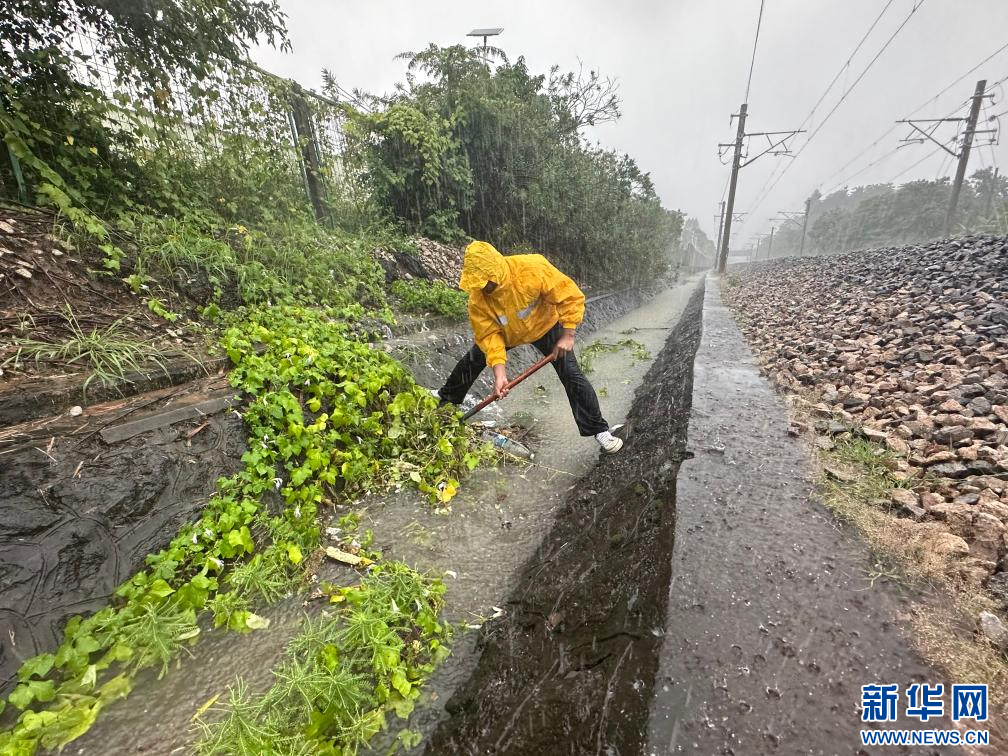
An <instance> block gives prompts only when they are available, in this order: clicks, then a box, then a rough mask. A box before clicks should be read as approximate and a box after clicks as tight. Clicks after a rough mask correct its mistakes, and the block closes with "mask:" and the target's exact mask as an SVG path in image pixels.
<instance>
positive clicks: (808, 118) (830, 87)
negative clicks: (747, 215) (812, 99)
mask: <svg viewBox="0 0 1008 756" xmlns="http://www.w3.org/2000/svg"><path fill="white" fill-rule="evenodd" d="M894 2H895V0H889V2H888V3H886V4H885V6H884V7H883V8H882V10H881V11H880V12H879V14H878V15H877V16H876V17H875V20H874V21H872V23H871V26H869V27H868V30H867V31H866V32H865V33H864V34H863V35H862V37H861V39H860V41H858V43H857V45H856V46H855V47H854V50H853V51H851V54H850V55H848V56H847V60H846V61H845V62H844V64H843V65H842V66H840V68H839V70H838V71H837V72H836V75H835V76H834V77H833V80H832V81H831V82H830V83H829V84H828V85H827V86H826V89H825V90H823V93H822V94H821V95H819V99H818V100H816V103H815V105H813V106H812V109H811V110H810V111H809V112H808V115H807V116H805V118H804V119H803V120H802V122H801V124H799V126H798V128H799V129H800V128H803V127H804V126H805V124H807V123H808V122H809V121H811V120H812V116H814V115H815V112H816V109H817V108H818V107H819V106H820V105H822V102H823V100H825V99H826V96H827V95H828V94H829V93H830V92H831V91H833V85H835V84H836V83H837V82H838V81H840V77H841V76H843V73H844V71H846V70H847V69H848V68H850V64H851V61H852V60H854V56H855V55H857V54H858V51H860V50H861V48H862V47H863V46H864V43H865V42H866V41H867V39H868V37H869V36H870V35H871V33H872V32H873V31H874V30H875V27H876V26H878V22H879V21H881V20H882V17H883V16H884V15H885V14H886V11H888V10H889V8H890V6H891V5H892V4H893V3H894ZM781 166H782V164H781V163H777V164H775V165H774V169H773V171H771V172H770V175H769V176H767V179H766V181H764V182H763V186H761V187H760V189H759V191H758V192H757V193H756V196H757V197H759V196H761V195H762V194H763V190H764V189H766V188H767V186H768V185H769V184H770V182H771V181H773V179H774V177H775V176H776V175H777V171H779V170H780V169H781Z"/></svg>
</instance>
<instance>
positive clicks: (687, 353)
mask: <svg viewBox="0 0 1008 756" xmlns="http://www.w3.org/2000/svg"><path fill="white" fill-rule="evenodd" d="M702 301H703V288H702V287H701V288H699V289H698V290H697V292H696V293H695V294H694V296H693V297H692V298H691V300H690V302H689V304H688V305H687V307H686V310H685V313H684V315H683V318H682V319H681V321H680V323H679V325H678V326H677V327H676V329H675V330H674V331H673V333H672V335H671V337H670V339H669V341H668V342H667V344H666V346H665V348H664V349H663V350H662V353H661V354H660V355H659V357H658V359H657V360H656V361H655V363H654V365H653V366H652V367H651V369H650V371H649V372H648V375H647V376H646V378H645V381H644V385H643V387H642V388H641V389H640V390H639V391H638V393H637V396H636V397H635V400H634V406H633V409H632V410H631V412H630V415H629V418H628V419H629V420H630V422H631V423H632V424H633V428H634V430H633V434H632V437H631V439H630V441H629V443H628V444H627V446H626V448H625V449H624V450H623V452H621V454H619V455H617V456H615V457H611V458H604V459H602V460H601V462H600V464H599V465H598V466H596V467H595V468H594V469H593V470H592V471H591V472H590V473H589V474H588V475H587V476H586V477H585V478H584V479H582V480H581V481H580V482H579V484H578V485H577V486H576V487H575V488H574V489H573V490H572V492H571V494H570V496H569V498H568V501H567V504H566V505H565V506H564V508H563V509H562V510H561V511H560V513H559V515H558V519H557V522H556V524H555V526H554V528H553V530H552V531H551V532H550V533H549V535H548V536H547V537H546V538H545V539H544V541H543V543H542V545H541V546H540V547H539V549H538V551H537V552H536V554H535V555H533V557H532V558H531V559H530V560H529V561H528V562H527V563H526V564H525V566H524V568H523V569H522V574H521V577H520V579H519V581H518V584H517V587H516V589H515V591H514V592H513V594H512V597H511V599H510V600H509V602H508V604H507V606H506V607H505V609H506V612H505V615H504V616H503V617H502V618H500V619H499V620H495V621H492V622H490V623H488V624H487V625H486V626H485V627H484V630H483V635H482V637H481V642H480V645H481V650H482V655H481V658H480V662H479V664H478V665H477V668H476V670H475V672H474V673H473V675H472V677H471V678H470V679H469V680H468V682H467V683H466V684H465V685H464V686H463V687H462V688H461V689H460V690H459V692H457V693H456V694H455V696H453V698H452V700H451V701H449V703H448V705H447V709H448V712H449V714H450V715H451V716H450V719H448V720H446V721H444V722H443V723H442V725H441V727H440V728H439V729H438V730H437V731H436V732H435V734H434V735H433V736H432V738H431V740H430V741H429V743H428V745H427V749H426V753H428V754H431V755H432V756H433V755H434V754H444V753H453V754H477V753H514V754H522V753H537V754H539V753H549V754H567V753H571V754H580V753H608V752H611V753H637V752H640V751H641V750H642V748H643V746H644V742H645V739H646V734H647V733H646V727H647V715H648V702H649V701H650V698H651V692H652V689H653V683H654V677H655V671H656V668H657V650H658V647H659V645H660V635H661V631H660V627H661V626H662V624H663V623H664V621H665V608H666V602H667V596H668V585H669V579H670V569H671V561H670V554H671V550H672V541H673V532H674V527H675V480H676V474H677V472H678V468H679V464H680V462H681V460H682V458H683V455H684V452H685V440H686V424H687V420H688V416H689V405H690V396H691V392H692V362H693V355H694V353H695V351H696V349H697V346H698V344H699V340H700V327H701V323H700V310H701V305H702Z"/></svg>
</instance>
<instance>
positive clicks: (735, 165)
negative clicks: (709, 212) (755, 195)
mask: <svg viewBox="0 0 1008 756" xmlns="http://www.w3.org/2000/svg"><path fill="white" fill-rule="evenodd" d="M748 110H749V105H748V103H745V102H743V103H742V107H740V108H739V112H738V131H737V132H736V133H735V155H734V157H732V169H731V180H730V181H729V182H728V207H727V212H726V214H725V221H724V233H723V234H722V236H721V243H720V244H719V246H718V263H717V272H718V273H724V271H725V265H727V264H728V240H729V239H730V238H731V221H732V213H733V212H735V185H736V184H737V183H738V172H739V168H740V167H741V164H742V140H743V139H745V119H746V112H747V111H748ZM732 117H733V118H734V116H732Z"/></svg>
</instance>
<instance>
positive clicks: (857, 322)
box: [725, 236, 1008, 607]
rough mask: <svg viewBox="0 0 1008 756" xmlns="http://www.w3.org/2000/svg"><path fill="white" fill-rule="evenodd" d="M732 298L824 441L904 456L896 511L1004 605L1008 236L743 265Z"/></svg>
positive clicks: (769, 365) (1007, 566)
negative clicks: (848, 435) (927, 532)
mask: <svg viewBox="0 0 1008 756" xmlns="http://www.w3.org/2000/svg"><path fill="white" fill-rule="evenodd" d="M725 298H726V300H727V301H728V303H729V304H730V306H731V307H732V308H733V309H734V310H735V311H736V313H737V314H739V316H740V317H739V320H740V321H741V323H742V326H743V329H744V331H745V334H746V337H747V339H748V340H749V341H750V343H751V344H752V346H753V348H754V350H755V351H756V352H757V353H758V354H759V356H760V358H761V360H762V362H763V365H764V371H765V372H766V373H767V374H768V375H769V376H770V377H771V378H772V379H774V380H775V381H776V383H777V384H778V386H779V387H780V388H781V389H782V390H784V391H789V392H794V393H797V394H800V395H803V396H805V397H806V398H810V399H811V407H810V408H809V409H810V410H811V414H812V415H813V417H815V418H816V419H815V420H814V424H815V426H816V430H817V431H819V432H820V433H822V434H827V435H828V434H837V433H842V432H845V431H853V432H855V433H860V434H862V435H863V436H865V437H867V438H868V439H869V440H871V441H874V442H876V443H878V444H880V445H883V446H885V447H887V448H888V449H889V450H891V451H892V452H894V455H895V462H894V464H893V467H894V469H893V470H892V474H893V476H894V477H895V478H896V479H897V480H901V481H905V483H904V485H906V486H907V488H905V489H904V488H896V489H894V490H893V491H892V492H891V499H892V504H893V507H892V511H893V512H895V513H897V514H899V515H901V516H903V517H908V518H912V519H913V520H916V521H918V522H921V523H930V527H931V528H932V529H934V530H935V532H936V533H937V534H939V535H940V536H942V537H941V538H937V539H935V541H934V542H935V543H936V544H938V543H940V544H941V548H942V549H943V550H945V551H947V552H948V553H949V554H950V555H951V556H953V557H954V558H955V560H956V561H955V565H956V572H957V573H958V574H959V575H960V576H961V577H963V578H965V579H966V580H967V581H969V582H973V583H983V584H985V585H986V586H987V587H988V588H989V589H990V591H991V593H992V594H993V595H994V596H995V597H997V598H999V599H1000V600H1002V601H1004V602H1006V607H1008V531H1006V527H1008V238H1005V237H992V236H971V237H965V238H957V239H952V240H944V241H940V242H935V243H932V244H928V245H923V246H909V247H896V248H885V249H873V250H867V251H862V252H856V253H851V254H847V255H843V256H837V257H830V258H827V259H821V258H805V259H802V258H791V259H784V260H774V261H770V262H766V263H758V264H755V265H746V266H741V267H738V268H735V269H733V270H732V271H730V274H729V280H728V283H727V284H726V287H725Z"/></svg>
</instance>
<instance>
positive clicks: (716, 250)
mask: <svg viewBox="0 0 1008 756" xmlns="http://www.w3.org/2000/svg"><path fill="white" fill-rule="evenodd" d="M12 154H13V153H12ZM724 208H725V203H724V200H721V217H720V218H718V224H717V246H716V247H714V256H715V257H717V255H718V253H719V252H720V251H721V232H722V231H723V230H724Z"/></svg>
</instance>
